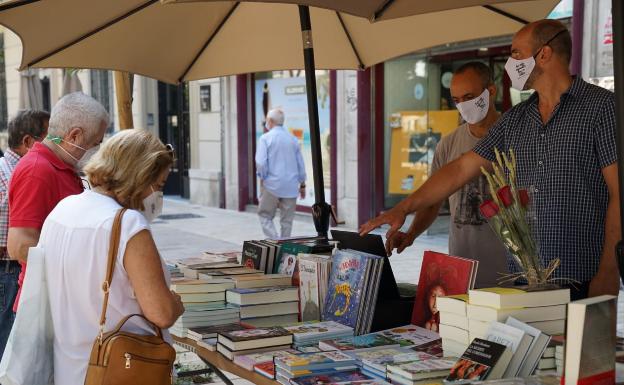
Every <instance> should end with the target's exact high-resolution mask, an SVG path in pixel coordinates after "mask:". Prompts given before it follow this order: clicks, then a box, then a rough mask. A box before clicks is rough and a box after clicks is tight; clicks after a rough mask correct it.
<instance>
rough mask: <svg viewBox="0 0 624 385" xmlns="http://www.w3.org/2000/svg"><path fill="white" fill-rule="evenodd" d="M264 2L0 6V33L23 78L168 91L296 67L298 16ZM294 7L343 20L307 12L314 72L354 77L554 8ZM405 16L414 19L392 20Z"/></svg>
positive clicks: (31, 1) (26, 0)
mask: <svg viewBox="0 0 624 385" xmlns="http://www.w3.org/2000/svg"><path fill="white" fill-rule="evenodd" d="M384 2H388V3H389V4H390V5H389V6H388V7H387V8H386V12H385V13H383V14H382V15H381V19H390V20H384V21H380V22H376V23H371V22H370V21H369V20H368V18H369V17H371V15H372V14H374V13H375V11H376V10H378V9H381V8H383V4H384ZM272 3H274V4H268V5H267V4H266V3H258V2H234V1H217V2H190V3H183V4H163V3H161V2H160V1H158V0H106V1H104V0H39V1H37V0H16V1H12V2H8V3H4V4H2V5H0V24H2V25H4V26H6V27H8V28H9V29H11V30H13V31H14V32H15V33H16V34H17V35H19V37H20V38H21V40H22V44H23V46H24V49H23V54H22V55H23V56H22V64H21V68H22V69H24V68H28V67H42V68H52V67H56V68H65V67H72V68H99V69H115V70H121V71H126V72H131V73H136V74H141V75H145V76H149V77H153V78H156V79H159V80H162V81H165V82H169V83H176V82H179V81H186V80H196V79H202V78H210V77H217V76H223V75H230V74H239V73H249V72H258V71H271V70H282V69H301V68H303V67H304V62H303V56H302V54H301V50H302V39H301V32H300V24H299V12H298V8H297V6H295V5H291V4H278V3H275V1H272ZM302 3H307V4H316V5H319V6H320V7H326V8H328V7H339V9H341V10H342V11H343V12H336V11H333V10H330V9H325V8H316V7H312V8H310V14H311V19H312V26H313V31H312V38H313V41H314V48H315V52H314V56H315V61H316V66H317V68H323V69H357V68H362V67H368V66H371V65H374V64H377V63H381V62H383V61H385V60H387V59H389V58H393V57H396V56H400V55H404V54H407V53H410V52H413V51H416V50H420V49H423V48H426V47H431V46H435V45H440V44H445V43H449V42H457V41H463V40H471V39H478V38H483V37H489V36H498V35H505V34H510V33H513V32H515V31H517V30H518V29H519V28H520V27H521V26H522V25H523V23H524V22H529V21H533V20H537V19H541V18H543V17H544V16H545V15H546V14H548V12H549V11H550V10H551V9H552V8H553V7H554V6H555V5H556V4H557V3H558V0H533V1H517V2H509V1H504V0H503V1H501V0H489V1H486V0H480V1H477V0H436V1H423V0H421V1H415V0H395V1H394V2H391V1H388V0H385V1H381V0H342V1H337V0H317V1H302ZM458 4H460V5H461V6H462V8H460V9H453V8H457V7H458ZM468 5H470V6H468ZM404 15H412V16H407V17H401V18H394V17H397V16H404ZM360 16H365V17H360ZM391 18H394V19H391Z"/></svg>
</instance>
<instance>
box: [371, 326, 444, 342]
mask: <svg viewBox="0 0 624 385" xmlns="http://www.w3.org/2000/svg"><path fill="white" fill-rule="evenodd" d="M377 334H381V335H382V336H384V337H386V338H388V339H390V340H393V341H396V342H397V343H398V344H399V345H401V346H413V345H415V346H420V345H425V344H428V343H430V342H432V341H437V340H439V339H440V335H439V334H438V333H436V332H433V331H431V330H428V329H425V328H421V327H419V326H415V325H406V326H400V327H397V328H393V329H388V330H383V331H380V332H377Z"/></svg>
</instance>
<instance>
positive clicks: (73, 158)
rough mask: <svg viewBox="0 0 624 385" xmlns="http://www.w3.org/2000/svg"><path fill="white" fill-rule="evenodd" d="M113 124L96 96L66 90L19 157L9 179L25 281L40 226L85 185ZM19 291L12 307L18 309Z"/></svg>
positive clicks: (12, 226)
mask: <svg viewBox="0 0 624 385" xmlns="http://www.w3.org/2000/svg"><path fill="white" fill-rule="evenodd" d="M108 124H109V117H108V113H107V112H106V110H105V109H104V107H103V106H102V105H101V104H100V103H98V102H97V101H96V100H95V99H93V98H91V97H90V96H87V95H85V94H83V93H81V92H76V93H72V94H69V95H65V96H64V97H63V98H61V99H60V100H59V101H58V102H57V103H56V105H55V106H54V108H52V113H51V114H50V123H49V128H48V135H47V137H46V138H45V140H44V141H43V142H42V143H35V145H34V146H33V148H32V149H31V150H30V151H29V152H28V153H27V154H26V155H25V156H24V157H23V158H22V159H21V160H20V162H19V163H18V165H17V167H16V168H15V171H14V172H13V176H12V178H11V183H10V185H9V235H8V242H7V249H8V253H9V256H10V257H11V259H16V260H18V261H20V263H21V265H22V271H21V274H20V278H19V285H20V287H21V285H22V282H23V281H24V274H25V271H26V257H27V256H28V248H30V247H33V246H36V245H37V243H38V242H39V235H40V233H41V227H42V226H43V222H44V221H45V219H46V217H47V216H48V214H49V213H50V212H51V211H52V209H54V207H55V206H56V204H57V203H58V202H59V201H61V200H62V199H63V198H65V197H67V196H69V195H75V194H80V193H81V192H82V191H83V187H82V181H81V180H80V177H79V175H78V171H79V170H80V168H81V166H82V165H83V164H84V163H86V161H87V160H88V159H89V158H90V157H91V155H93V154H94V153H95V152H96V151H97V149H98V147H99V145H100V143H101V142H102V139H103V138H104V133H105V132H106V127H108ZM18 302H19V293H18V296H17V299H16V300H15V304H14V306H13V310H14V311H17V304H18Z"/></svg>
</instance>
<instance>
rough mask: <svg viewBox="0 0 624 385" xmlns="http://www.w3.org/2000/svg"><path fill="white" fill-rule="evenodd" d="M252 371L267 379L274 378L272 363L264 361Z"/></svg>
mask: <svg viewBox="0 0 624 385" xmlns="http://www.w3.org/2000/svg"><path fill="white" fill-rule="evenodd" d="M253 368H254V371H255V372H256V373H260V374H262V375H263V376H265V377H267V378H271V379H273V378H275V364H274V363H273V361H265V362H261V363H259V364H256V365H254V367H253Z"/></svg>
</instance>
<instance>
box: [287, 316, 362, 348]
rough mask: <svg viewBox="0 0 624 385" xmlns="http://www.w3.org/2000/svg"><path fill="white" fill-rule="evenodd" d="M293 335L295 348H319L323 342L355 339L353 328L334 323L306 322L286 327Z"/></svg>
mask: <svg viewBox="0 0 624 385" xmlns="http://www.w3.org/2000/svg"><path fill="white" fill-rule="evenodd" d="M285 329H286V330H288V331H289V332H291V333H292V334H293V338H294V341H295V342H294V348H295V349H302V348H306V347H309V346H318V345H319V342H320V341H321V340H326V339H334V338H348V337H353V328H352V327H349V326H345V325H342V324H340V323H338V322H334V321H323V322H305V323H301V324H297V325H292V326H286V327H285Z"/></svg>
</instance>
